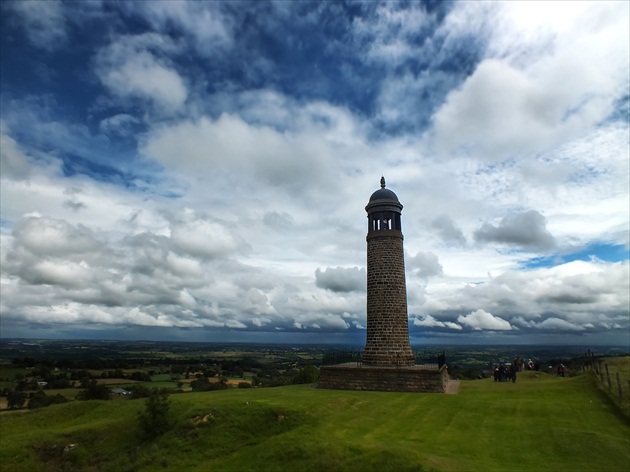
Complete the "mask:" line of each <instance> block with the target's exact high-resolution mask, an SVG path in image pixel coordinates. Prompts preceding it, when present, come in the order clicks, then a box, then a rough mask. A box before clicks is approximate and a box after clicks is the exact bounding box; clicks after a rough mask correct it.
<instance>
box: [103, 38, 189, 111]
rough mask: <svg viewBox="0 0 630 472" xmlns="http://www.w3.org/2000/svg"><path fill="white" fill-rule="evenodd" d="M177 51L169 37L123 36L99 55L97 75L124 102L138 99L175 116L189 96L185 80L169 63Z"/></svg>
mask: <svg viewBox="0 0 630 472" xmlns="http://www.w3.org/2000/svg"><path fill="white" fill-rule="evenodd" d="M177 49H178V46H177V45H176V44H175V43H174V42H173V41H172V40H171V39H170V38H169V37H168V36H161V35H158V34H155V33H145V34H142V35H137V36H121V37H119V38H117V39H115V40H114V41H113V42H112V43H111V44H110V45H109V46H107V47H106V48H104V49H102V50H101V51H99V53H98V55H97V58H96V64H97V67H96V73H97V75H98V77H99V78H100V80H101V81H102V83H103V84H104V85H105V86H106V87H107V88H108V89H109V90H110V91H111V92H112V93H113V94H114V95H116V96H118V97H120V98H122V99H127V98H134V97H137V98H140V99H143V100H147V101H149V103H152V104H154V105H155V106H156V107H158V109H160V110H161V111H165V112H175V111H177V110H179V109H180V108H181V107H182V106H183V105H184V103H185V101H186V98H187V96H188V90H187V87H186V83H185V81H184V79H183V78H182V77H181V76H180V74H179V73H178V71H177V70H176V69H175V68H174V67H172V66H171V65H170V61H169V59H168V55H169V54H170V53H173V52H175V51H176V50H177Z"/></svg>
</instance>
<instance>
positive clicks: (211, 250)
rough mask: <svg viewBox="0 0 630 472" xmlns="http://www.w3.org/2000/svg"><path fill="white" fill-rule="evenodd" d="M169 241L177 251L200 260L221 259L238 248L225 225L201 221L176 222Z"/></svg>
mask: <svg viewBox="0 0 630 472" xmlns="http://www.w3.org/2000/svg"><path fill="white" fill-rule="evenodd" d="M186 216H187V215H186ZM171 240H172V242H173V245H174V247H175V248H177V249H178V250H181V251H183V252H184V253H186V254H190V255H193V256H197V257H202V258H215V257H223V256H226V255H229V254H231V253H233V252H234V251H236V249H237V248H238V244H237V241H236V239H235V238H234V236H233V235H232V234H231V232H230V230H229V229H228V228H226V227H225V225H222V224H221V223H219V222H216V221H207V220H203V219H192V218H186V219H185V220H184V221H177V222H176V223H175V224H173V226H172V227H171Z"/></svg>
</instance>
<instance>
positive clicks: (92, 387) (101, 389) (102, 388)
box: [78, 379, 110, 400]
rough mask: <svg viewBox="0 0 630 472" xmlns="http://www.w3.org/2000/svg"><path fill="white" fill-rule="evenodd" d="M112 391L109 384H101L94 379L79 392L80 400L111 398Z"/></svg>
mask: <svg viewBox="0 0 630 472" xmlns="http://www.w3.org/2000/svg"><path fill="white" fill-rule="evenodd" d="M109 396H110V392H109V388H108V387H107V385H103V384H99V383H98V382H97V381H96V380H94V379H92V380H90V381H89V382H88V384H87V386H86V387H85V390H83V391H81V392H80V393H79V396H78V398H79V399H80V400H109Z"/></svg>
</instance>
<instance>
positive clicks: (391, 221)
mask: <svg viewBox="0 0 630 472" xmlns="http://www.w3.org/2000/svg"><path fill="white" fill-rule="evenodd" d="M381 187H382V188H381V190H379V191H377V192H375V193H374V194H373V195H372V198H371V199H370V203H368V205H367V207H366V211H367V212H368V222H369V223H368V234H367V237H366V241H367V339H366V344H365V349H364V350H363V363H364V364H366V365H374V366H385V367H403V366H411V365H414V363H415V360H414V356H413V352H412V351H411V345H410V343H409V326H408V318H407V285H406V281H405V257H404V248H403V234H402V231H401V218H400V212H401V210H402V205H401V204H400V202H398V198H397V197H396V195H395V194H394V193H393V192H391V191H389V190H387V189H385V182H384V179H383V180H382V181H381Z"/></svg>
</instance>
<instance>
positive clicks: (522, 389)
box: [0, 372, 630, 472]
mask: <svg viewBox="0 0 630 472" xmlns="http://www.w3.org/2000/svg"><path fill="white" fill-rule="evenodd" d="M143 405H144V402H143V400H133V401H132V400H118V401H90V402H71V403H68V404H62V405H55V406H52V407H49V408H46V409H43V410H36V411H25V412H7V413H3V414H2V415H0V432H1V445H0V464H2V470H7V471H8V470H11V471H38V470H41V471H55V470H90V471H125V470H127V471H136V470H137V471H149V470H150V471H154V470H186V471H194V470H200V471H201V470H204V471H205V470H213V471H274V472H276V471H284V470H286V471H322V470H327V471H346V470H348V471H354V470H356V471H361V472H363V471H379V472H382V471H432V470H435V471H493V470H495V471H504V470H510V471H554V472H557V471H572V472H577V471H589V472H592V471H606V472H611V471H612V472H614V471H620V472H627V470H628V468H629V467H630V452H629V451H630V425H629V424H628V422H627V420H625V419H624V418H622V417H620V416H619V415H618V414H617V411H616V410H615V409H614V408H613V407H611V405H610V403H609V401H608V400H607V398H606V397H605V396H603V395H602V393H601V392H600V391H599V390H598V389H597V387H596V386H595V385H594V380H593V379H592V378H590V377H589V376H579V377H573V378H556V377H552V376H549V375H546V374H536V373H533V372H527V373H523V374H522V375H521V376H520V377H519V379H518V382H517V383H516V384H511V383H495V382H493V381H492V380H479V381H467V382H462V384H461V388H460V393H459V394H458V395H439V394H411V393H382V392H346V391H325V390H316V389H313V388H312V387H310V386H291V387H280V388H267V389H242V390H241V389H238V390H237V389H235V390H229V391H216V392H205V393H187V394H180V395H172V396H171V413H172V416H173V418H175V419H176V424H175V425H174V427H173V429H172V430H171V431H170V432H168V433H167V434H166V435H164V436H162V437H161V438H159V439H157V440H155V441H153V442H143V441H142V439H141V437H140V432H139V430H138V426H137V419H136V415H137V412H138V411H140V410H142V409H143ZM70 445H74V446H70ZM64 449H65V450H66V452H64Z"/></svg>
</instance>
